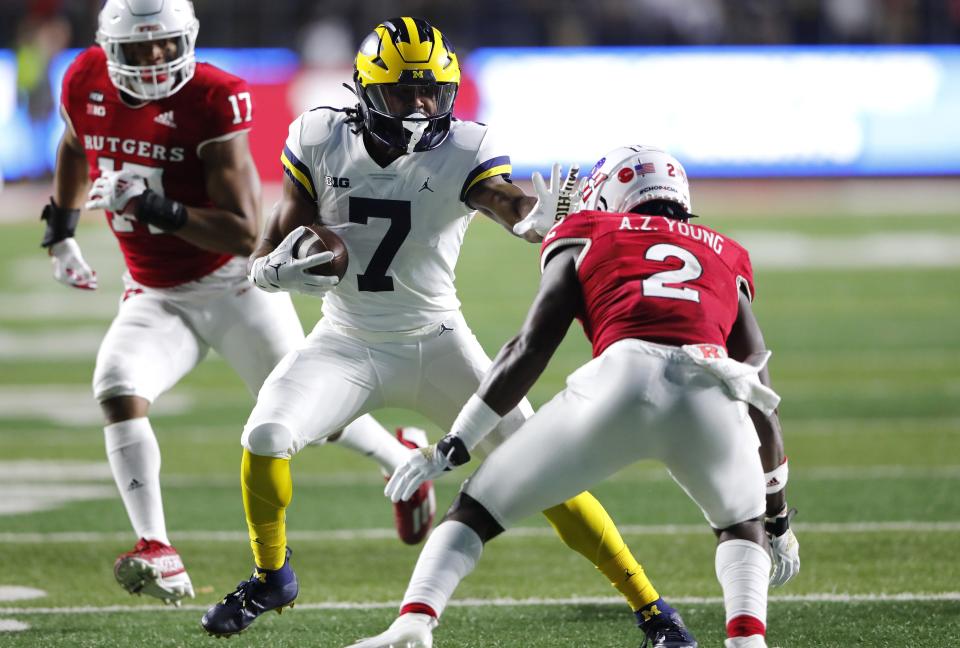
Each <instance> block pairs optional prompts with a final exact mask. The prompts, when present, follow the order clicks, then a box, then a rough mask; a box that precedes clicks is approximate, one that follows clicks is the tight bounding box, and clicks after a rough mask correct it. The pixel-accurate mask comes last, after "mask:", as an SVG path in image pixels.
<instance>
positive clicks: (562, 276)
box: [477, 245, 583, 416]
mask: <svg viewBox="0 0 960 648" xmlns="http://www.w3.org/2000/svg"><path fill="white" fill-rule="evenodd" d="M582 249H583V248H582V246H579V245H577V246H571V247H567V248H563V249H561V250H559V251H558V252H555V253H554V254H552V255H551V256H550V258H549V259H548V260H547V263H546V266H545V267H544V270H543V277H541V279H540V287H539V289H538V290H537V296H536V297H535V298H534V300H533V304H532V305H531V306H530V310H529V311H528V312H527V318H526V320H524V322H523V326H522V327H521V329H520V332H519V333H518V334H517V335H516V336H515V337H514V338H513V339H512V340H510V341H509V342H507V343H506V344H505V345H504V346H503V348H502V349H500V352H499V353H498V354H497V357H496V358H495V359H494V361H493V365H492V366H491V367H490V369H489V370H488V371H487V374H486V376H485V377H484V379H483V382H482V383H481V384H480V387H479V389H477V396H479V397H480V398H481V399H483V401H484V402H485V403H486V404H487V405H489V406H490V408H491V409H493V410H494V411H495V412H496V413H497V414H499V415H501V416H503V415H505V414H506V413H507V412H509V411H510V410H512V409H513V408H514V407H516V406H517V404H518V403H519V402H520V401H521V399H523V397H524V396H526V394H527V392H528V391H530V388H531V387H532V386H533V383H535V382H536V381H537V378H539V377H540V374H542V373H543V370H544V369H546V367H547V363H548V362H549V361H550V358H552V357H553V354H554V353H555V352H556V350H557V347H558V346H560V343H561V342H563V338H564V336H565V335H566V334H567V330H568V329H569V328H570V324H571V323H573V320H574V318H575V317H576V314H577V311H578V310H579V309H580V307H581V305H582V300H583V297H582V291H581V288H580V278H579V277H578V276H577V268H576V259H577V255H579V254H580V251H581V250H582Z"/></svg>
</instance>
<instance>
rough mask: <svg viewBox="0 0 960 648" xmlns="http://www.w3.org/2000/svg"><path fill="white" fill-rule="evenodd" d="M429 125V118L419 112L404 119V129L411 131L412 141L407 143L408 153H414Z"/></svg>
mask: <svg viewBox="0 0 960 648" xmlns="http://www.w3.org/2000/svg"><path fill="white" fill-rule="evenodd" d="M429 125H430V122H428V121H427V116H426V115H424V114H423V113H419V112H415V113H411V114H409V115H407V116H406V117H405V118H404V119H403V128H404V129H405V130H408V131H410V141H409V142H407V153H413V150H414V149H415V148H416V146H417V144H419V143H420V138H422V137H423V133H424V131H426V130H427V127H428V126H429Z"/></svg>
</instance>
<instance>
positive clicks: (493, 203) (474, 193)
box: [466, 176, 543, 243]
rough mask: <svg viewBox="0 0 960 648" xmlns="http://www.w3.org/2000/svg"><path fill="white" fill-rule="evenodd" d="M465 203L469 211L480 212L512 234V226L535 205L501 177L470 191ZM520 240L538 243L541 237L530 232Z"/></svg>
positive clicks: (530, 197)
mask: <svg viewBox="0 0 960 648" xmlns="http://www.w3.org/2000/svg"><path fill="white" fill-rule="evenodd" d="M466 202H467V205H468V206H469V207H470V208H471V209H476V210H478V211H480V212H481V213H482V214H484V215H485V216H487V217H489V218H491V219H492V220H494V221H496V222H497V223H499V224H500V225H502V226H503V227H504V228H505V229H507V230H508V231H509V232H510V233H511V234H514V231H513V226H514V225H516V224H517V223H519V222H520V221H521V220H523V218H524V216H526V215H527V214H528V213H530V210H532V209H533V208H534V206H535V205H536V204H537V199H536V198H534V197H532V196H528V195H527V194H525V193H523V189H521V188H520V187H518V186H517V185H515V184H513V183H511V182H507V181H506V180H504V179H503V176H491V177H489V178H487V179H485V180H481V181H480V182H478V183H477V184H475V185H474V186H473V188H471V189H470V193H468V194H467V198H466ZM520 238H523V239H525V240H527V241H530V242H531V243H538V242H540V241H541V240H542V238H543V237H542V236H540V235H539V234H537V233H536V232H534V231H530V232H527V233H526V234H524V235H522V236H520Z"/></svg>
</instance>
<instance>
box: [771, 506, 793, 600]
mask: <svg viewBox="0 0 960 648" xmlns="http://www.w3.org/2000/svg"><path fill="white" fill-rule="evenodd" d="M796 513H797V509H795V508H792V509H789V510H788V509H787V507H786V505H784V507H783V510H782V511H781V512H780V513H779V514H778V515H776V516H775V517H768V518H766V519H765V520H764V524H763V526H764V529H765V530H766V532H767V539H768V540H769V541H770V554H771V558H772V559H773V570H772V571H771V572H770V587H779V586H781V585H784V584H785V583H786V582H787V581H788V580H790V579H791V578H793V577H794V576H796V575H797V573H798V572H799V571H800V542H799V541H798V540H797V536H796V535H794V533H793V529H791V528H790V520H791V518H793V516H794V515H796Z"/></svg>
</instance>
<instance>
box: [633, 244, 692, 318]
mask: <svg viewBox="0 0 960 648" xmlns="http://www.w3.org/2000/svg"><path fill="white" fill-rule="evenodd" d="M670 257H673V258H675V259H680V260H681V261H683V266H681V267H679V268H677V269H676V270H664V271H663V272H658V273H656V274H652V275H650V276H649V277H647V278H646V279H644V280H643V284H642V286H643V294H644V296H645V297H666V298H667V299H683V300H686V301H692V302H697V303H699V302H700V293H699V292H698V291H696V290H694V289H693V288H687V287H683V288H675V287H673V286H667V285H665V284H668V283H671V284H682V283H683V282H684V281H693V280H694V279H696V278H697V277H699V276H700V275H702V274H703V266H701V265H700V261H699V260H698V259H697V257H695V256H693V253H692V252H690V251H689V250H684V249H683V248H682V247H679V246H677V245H671V244H669V243H657V244H656V245H651V246H650V247H649V248H647V252H646V254H644V258H645V259H647V260H648V261H665V260H667V259H668V258H670Z"/></svg>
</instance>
